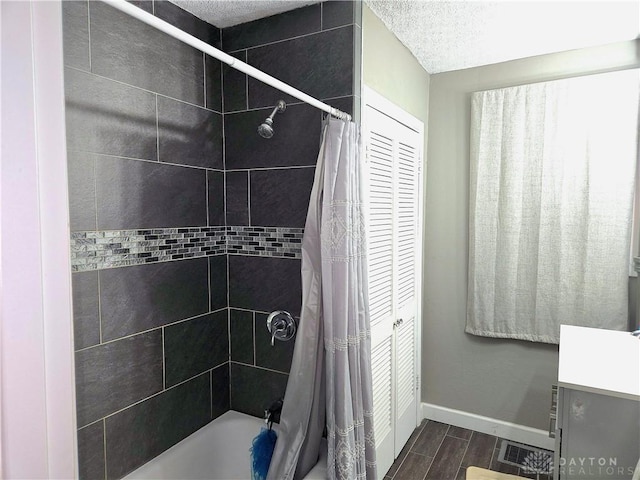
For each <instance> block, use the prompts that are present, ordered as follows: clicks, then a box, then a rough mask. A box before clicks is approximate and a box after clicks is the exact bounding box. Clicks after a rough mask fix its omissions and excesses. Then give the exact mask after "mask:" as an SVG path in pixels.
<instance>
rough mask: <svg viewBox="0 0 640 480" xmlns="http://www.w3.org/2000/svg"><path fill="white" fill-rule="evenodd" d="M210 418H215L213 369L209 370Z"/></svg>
mask: <svg viewBox="0 0 640 480" xmlns="http://www.w3.org/2000/svg"><path fill="white" fill-rule="evenodd" d="M209 418H211V419H212V418H213V369H212V370H209Z"/></svg>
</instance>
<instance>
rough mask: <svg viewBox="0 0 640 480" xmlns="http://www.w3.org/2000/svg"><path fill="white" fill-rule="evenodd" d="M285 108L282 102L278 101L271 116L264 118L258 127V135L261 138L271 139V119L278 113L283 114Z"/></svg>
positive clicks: (285, 105)
mask: <svg viewBox="0 0 640 480" xmlns="http://www.w3.org/2000/svg"><path fill="white" fill-rule="evenodd" d="M286 108H287V104H286V103H284V100H278V105H277V106H276V108H274V109H273V112H271V115H269V116H268V117H267V118H265V120H264V122H262V123H261V124H260V126H259V127H258V134H259V135H260V136H261V137H262V138H271V137H273V117H274V115H275V114H276V113H278V112H284V111H285V109H286Z"/></svg>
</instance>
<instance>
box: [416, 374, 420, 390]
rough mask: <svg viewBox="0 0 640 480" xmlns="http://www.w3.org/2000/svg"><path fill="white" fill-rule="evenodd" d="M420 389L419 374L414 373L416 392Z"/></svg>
mask: <svg viewBox="0 0 640 480" xmlns="http://www.w3.org/2000/svg"><path fill="white" fill-rule="evenodd" d="M419 389H420V375H416V392H417V391H418V390H419Z"/></svg>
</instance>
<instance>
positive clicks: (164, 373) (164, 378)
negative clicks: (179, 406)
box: [162, 327, 167, 390]
mask: <svg viewBox="0 0 640 480" xmlns="http://www.w3.org/2000/svg"><path fill="white" fill-rule="evenodd" d="M166 389H167V362H166V355H165V351H164V327H162V390H166Z"/></svg>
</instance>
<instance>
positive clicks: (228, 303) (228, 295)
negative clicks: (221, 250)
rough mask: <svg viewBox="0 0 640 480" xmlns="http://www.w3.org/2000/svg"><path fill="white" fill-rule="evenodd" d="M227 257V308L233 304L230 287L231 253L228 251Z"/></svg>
mask: <svg viewBox="0 0 640 480" xmlns="http://www.w3.org/2000/svg"><path fill="white" fill-rule="evenodd" d="M225 256H226V259H225V266H226V267H227V278H225V282H226V284H227V308H230V307H229V306H230V305H231V303H230V302H231V300H230V290H231V289H230V288H229V278H230V277H229V254H228V253H227V254H226V255H225Z"/></svg>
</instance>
